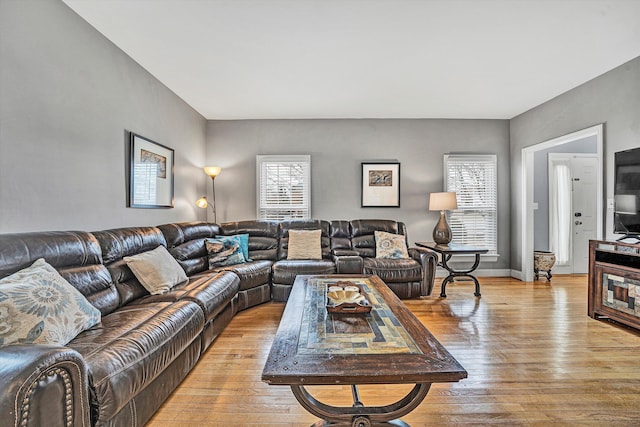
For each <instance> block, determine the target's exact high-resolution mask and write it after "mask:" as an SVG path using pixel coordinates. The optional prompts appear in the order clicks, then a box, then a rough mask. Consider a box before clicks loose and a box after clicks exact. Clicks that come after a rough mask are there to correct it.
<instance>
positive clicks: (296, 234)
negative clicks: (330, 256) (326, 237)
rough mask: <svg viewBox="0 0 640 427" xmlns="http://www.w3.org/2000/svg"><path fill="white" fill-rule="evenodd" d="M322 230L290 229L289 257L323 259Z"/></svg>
mask: <svg viewBox="0 0 640 427" xmlns="http://www.w3.org/2000/svg"><path fill="white" fill-rule="evenodd" d="M321 241H322V230H289V249H288V250H289V251H288V253H287V259H322V244H321Z"/></svg>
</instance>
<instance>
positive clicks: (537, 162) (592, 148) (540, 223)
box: [533, 136, 598, 251]
mask: <svg viewBox="0 0 640 427" xmlns="http://www.w3.org/2000/svg"><path fill="white" fill-rule="evenodd" d="M597 142H598V138H596V137H595V136H589V137H587V138H583V139H579V140H577V141H571V142H567V143H566V144H562V145H559V146H556V147H552V148H549V149H546V150H540V151H536V152H535V153H534V154H533V171H534V172H533V176H534V177H535V181H534V183H533V201H534V203H537V204H538V209H537V210H535V211H534V213H533V240H534V242H533V248H534V250H542V251H548V250H549V154H551V153H573V154H575V153H597V152H598V145H597Z"/></svg>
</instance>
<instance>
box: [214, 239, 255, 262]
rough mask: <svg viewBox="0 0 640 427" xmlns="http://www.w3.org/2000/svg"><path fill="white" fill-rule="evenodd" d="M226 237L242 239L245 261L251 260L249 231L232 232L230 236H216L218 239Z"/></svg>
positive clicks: (241, 245)
mask: <svg viewBox="0 0 640 427" xmlns="http://www.w3.org/2000/svg"><path fill="white" fill-rule="evenodd" d="M224 237H237V238H239V239H240V247H241V248H242V255H244V260H245V261H251V258H249V233H245V234H232V235H230V236H216V239H220V238H224Z"/></svg>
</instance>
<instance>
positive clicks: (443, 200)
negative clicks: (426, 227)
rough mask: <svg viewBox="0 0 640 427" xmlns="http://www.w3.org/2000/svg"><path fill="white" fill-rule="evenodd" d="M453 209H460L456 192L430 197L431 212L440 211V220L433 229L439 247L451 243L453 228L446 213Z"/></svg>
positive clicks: (436, 194)
mask: <svg viewBox="0 0 640 427" xmlns="http://www.w3.org/2000/svg"><path fill="white" fill-rule="evenodd" d="M453 209H458V201H457V200H456V193H455V192H453V191H449V192H444V193H431V194H430V195H429V210H430V211H440V219H439V220H438V223H437V224H436V227H435V228H434V229H433V241H434V242H436V243H437V244H439V245H448V244H449V242H451V227H449V224H447V217H446V215H445V211H450V210H453Z"/></svg>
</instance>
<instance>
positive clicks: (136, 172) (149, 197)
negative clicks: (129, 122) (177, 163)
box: [127, 132, 174, 208]
mask: <svg viewBox="0 0 640 427" xmlns="http://www.w3.org/2000/svg"><path fill="white" fill-rule="evenodd" d="M129 147H130V148H129V197H128V204H127V206H128V207H131V208H173V187H174V179H173V160H174V151H173V149H172V148H169V147H165V146H164V145H162V144H158V143H157V142H155V141H152V140H150V139H148V138H145V137H144V136H141V135H138V134H136V133H133V132H130V134H129Z"/></svg>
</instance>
